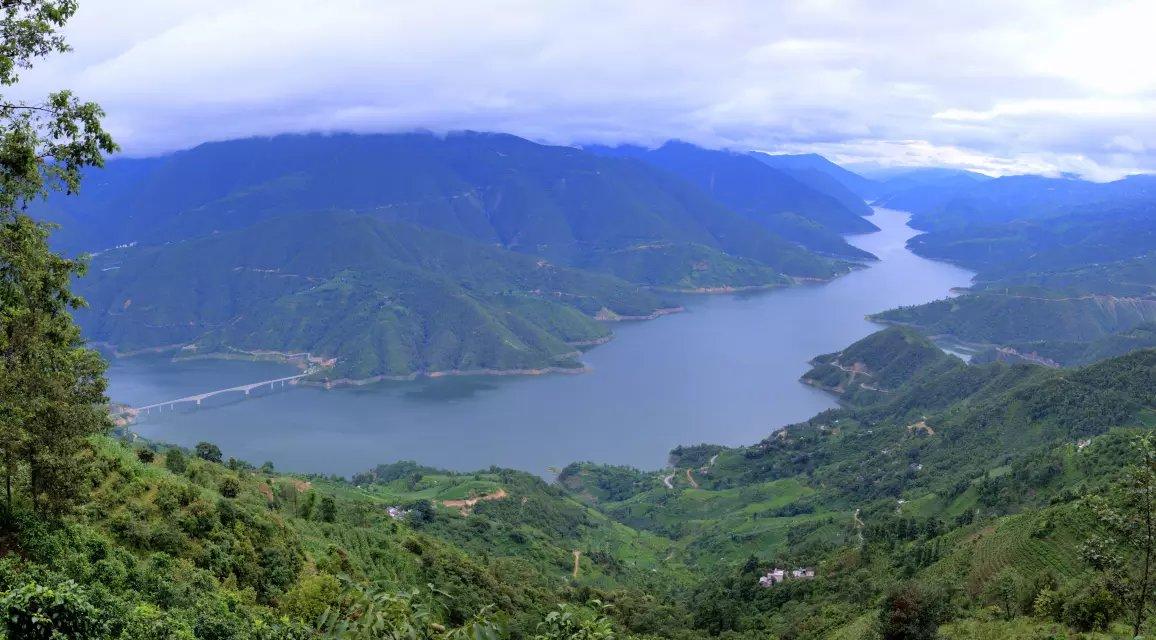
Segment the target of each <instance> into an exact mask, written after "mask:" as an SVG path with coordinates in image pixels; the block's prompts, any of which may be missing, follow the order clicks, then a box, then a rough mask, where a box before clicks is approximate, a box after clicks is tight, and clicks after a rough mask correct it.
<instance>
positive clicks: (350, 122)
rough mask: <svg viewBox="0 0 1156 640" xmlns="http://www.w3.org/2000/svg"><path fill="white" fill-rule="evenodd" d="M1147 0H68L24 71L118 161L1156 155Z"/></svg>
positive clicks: (925, 159) (1080, 161) (1071, 162)
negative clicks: (562, 148)
mask: <svg viewBox="0 0 1156 640" xmlns="http://www.w3.org/2000/svg"><path fill="white" fill-rule="evenodd" d="M1153 24H1156V5H1154V4H1153V3H1151V2H1119V3H1108V2H1101V3H1090V2H1076V1H1073V2H1016V3H1007V2H970V3H959V2H910V3H902V4H901V3H893V2H854V1H848V2H839V1H834V0H812V1H808V2H794V1H792V2H765V1H756V0H750V1H743V0H730V1H722V2H666V1H663V0H642V1H639V2H615V1H600V0H593V1H592V0H583V1H581V2H577V1H576V2H565V1H559V2H538V1H533V0H496V1H494V2H462V1H460V0H456V1H455V0H424V1H421V2H394V1H388V2H387V1H377V0H328V1H321V0H164V1H160V2H152V3H140V2H136V1H134V0H87V1H86V2H82V7H81V10H80V13H79V14H78V15H77V17H76V19H75V20H74V22H73V24H72V25H71V26H70V29H69V34H70V38H71V42H72V43H73V45H74V46H75V48H76V51H75V52H74V53H72V54H69V55H67V56H64V57H59V58H55V59H53V60H52V61H50V62H48V63H46V64H44V65H43V66H42V67H41V68H40V69H38V70H37V71H36V72H35V73H34V74H32V75H30V76H29V77H28V82H27V83H26V84H28V85H30V86H28V87H24V88H22V89H21V91H22V92H28V94H29V95H35V93H36V92H43V91H46V90H51V89H55V88H59V87H70V88H73V89H75V90H76V91H77V92H78V93H79V94H81V95H82V96H83V97H85V98H90V99H95V100H98V101H100V102H101V103H102V104H103V105H104V106H105V108H106V110H107V111H108V113H109V124H110V126H111V127H112V128H113V130H114V131H115V133H116V134H117V136H118V138H119V139H120V141H121V142H122V145H123V146H124V147H125V150H126V151H127V152H129V153H131V154H137V155H139V154H150V153H156V152H161V151H167V150H172V149H176V148H181V147H186V146H190V145H193V144H196V143H199V142H202V141H206V140H215V139H223V138H230V137H238V136H248V135H264V134H273V133H280V132H288V131H330V130H345V131H398V130H410V129H415V128H425V129H431V130H434V131H444V130H452V129H478V130H500V131H508V132H511V133H515V134H519V135H523V136H526V137H530V138H533V139H536V140H541V141H546V142H554V143H583V142H599V143H619V142H633V143H642V144H649V143H656V142H659V141H661V140H664V139H667V138H672V137H678V138H682V139H685V140H688V141H691V142H696V143H699V144H703V145H707V146H715V147H741V148H757V149H766V150H772V151H819V152H822V153H825V154H828V155H829V156H831V157H832V158H833V159H835V160H837V161H843V162H872V163H877V164H881V165H885V166H890V165H925V164H939V165H942V164H948V165H953V166H960V167H964V168H970V169H975V170H981V171H986V172H989V173H1019V172H1035V173H1048V174H1056V173H1065V172H1066V173H1077V174H1080V175H1083V176H1085V177H1088V178H1092V179H1110V178H1114V177H1117V176H1119V175H1122V174H1125V173H1130V172H1136V171H1139V170H1156V153H1154V152H1153V149H1154V148H1156V65H1152V64H1151V61H1152V60H1153V59H1156V38H1152V37H1151V36H1150V34H1149V31H1150V27H1151V25H1153Z"/></svg>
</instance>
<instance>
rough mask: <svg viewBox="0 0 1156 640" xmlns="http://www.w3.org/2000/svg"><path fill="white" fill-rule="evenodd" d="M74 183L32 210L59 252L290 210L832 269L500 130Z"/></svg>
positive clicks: (366, 141) (588, 257) (176, 158)
mask: <svg viewBox="0 0 1156 640" xmlns="http://www.w3.org/2000/svg"><path fill="white" fill-rule="evenodd" d="M87 180H88V185H89V186H88V188H86V189H85V190H84V191H83V192H82V193H81V194H80V195H79V197H75V198H71V197H64V198H53V199H52V200H50V201H49V202H48V203H47V204H45V205H43V206H42V207H39V208H38V209H37V212H38V213H39V214H40V215H43V216H44V217H46V218H48V219H50V220H53V221H59V222H62V224H63V228H62V232H61V233H60V234H59V236H58V238H57V239H56V242H57V243H58V246H60V247H62V248H64V249H66V250H70V251H76V250H88V251H96V250H102V249H106V248H109V247H112V246H115V245H119V244H125V243H130V242H137V243H140V244H156V243H160V242H165V241H169V242H171V241H179V240H185V239H188V238H195V237H200V236H205V235H209V234H212V233H216V232H221V231H226V230H231V229H239V228H243V227H246V226H249V225H252V224H254V223H256V222H259V221H262V220H266V219H269V218H275V217H280V216H285V215H289V214H303V213H319V212H327V211H351V212H355V213H359V214H364V215H369V216H372V217H377V218H382V219H386V220H393V221H403V222H410V223H413V224H417V225H420V226H423V227H429V228H431V229H435V230H440V231H445V232H448V233H452V234H455V235H460V236H464V237H467V238H471V239H474V240H478V241H481V242H485V243H491V244H496V245H499V246H501V247H504V248H507V249H512V250H516V251H520V252H524V253H531V254H535V255H540V256H542V257H545V258H547V259H550V260H553V261H556V262H559V263H562V264H567V265H571V266H593V267H595V268H597V265H598V263H599V261H600V259H601V255H602V254H603V253H605V252H614V251H649V252H657V253H661V252H663V251H664V250H665V248H666V247H668V246H671V247H674V248H676V249H677V248H678V247H680V246H681V245H684V244H695V245H701V246H702V247H703V248H704V250H713V252H716V253H717V252H723V253H727V254H730V255H733V256H738V257H741V258H749V259H753V260H756V261H759V262H761V263H763V264H764V265H766V266H769V267H771V268H773V269H776V270H777V271H780V272H782V273H785V274H787V275H792V276H802V277H819V278H823V277H830V276H832V275H836V274H838V273H840V272H841V271H842V270H843V267H841V266H840V265H838V264H836V263H833V262H832V261H829V260H824V259H821V258H818V257H816V256H814V255H813V254H810V253H808V252H807V251H805V250H803V249H800V248H799V247H798V246H796V245H795V244H794V243H791V242H788V241H785V240H784V239H782V238H781V237H779V236H776V235H774V234H773V233H771V232H770V231H767V230H765V229H763V228H762V227H760V226H759V225H758V224H756V223H754V222H752V221H749V220H747V219H746V218H744V217H743V216H740V215H738V214H737V213H734V212H732V211H730V210H729V209H727V208H726V207H725V206H724V205H722V204H720V203H719V202H718V201H716V200H714V199H712V198H711V197H710V196H709V195H707V194H706V193H704V192H703V191H701V190H700V189H698V188H696V187H695V186H693V185H691V184H688V183H687V182H685V181H683V180H680V179H678V178H677V177H676V176H673V175H671V174H668V173H666V172H662V171H658V170H655V169H653V168H651V167H649V166H648V165H646V164H645V163H642V162H638V161H636V160H630V159H619V158H607V157H601V156H598V155H595V154H591V153H586V152H583V151H581V150H579V149H574V148H569V147H556V146H546V145H539V144H535V143H532V142H530V141H527V140H523V139H521V138H517V137H515V136H510V135H501V134H486V133H458V134H451V135H448V136H445V137H436V136H433V135H428V134H398V135H329V136H321V135H309V136H278V137H275V138H264V139H249V140H235V141H229V142H220V143H210V144H205V145H201V146H199V147H196V148H194V149H190V150H188V151H182V152H179V153H175V154H172V155H168V156H162V157H159V158H152V159H146V160H127V161H112V162H110V163H109V164H108V166H107V167H105V168H104V169H101V170H99V172H97V171H94V172H91V174H90V175H88V176H87ZM687 270H688V271H690V270H691V269H690V267H689V266H688V267H687ZM675 282H677V278H676V279H674V280H672V281H671V284H674V283H675Z"/></svg>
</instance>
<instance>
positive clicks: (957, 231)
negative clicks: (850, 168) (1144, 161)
mask: <svg viewBox="0 0 1156 640" xmlns="http://www.w3.org/2000/svg"><path fill="white" fill-rule="evenodd" d="M1136 180H1140V179H1136ZM1049 184H1050V183H1049ZM1089 188H1091V187H1089ZM1095 188H1096V189H1101V188H1107V187H1101V186H1097V187H1095ZM1141 193H1146V192H1138V193H1133V194H1131V195H1130V196H1128V198H1127V199H1123V200H1117V201H1113V202H1110V203H1103V204H1100V205H1096V206H1089V207H1077V208H1074V209H1070V210H1067V211H1066V212H1065V211H1055V210H1053V211H1052V215H1051V217H1047V218H1046V219H1038V218H1031V217H1026V218H1024V219H1016V220H1014V221H1010V222H1003V223H1000V224H994V225H982V224H981V225H971V226H957V227H950V228H946V229H943V230H936V231H933V232H931V233H928V234H924V235H921V236H917V237H916V238H913V239H912V240H911V241H910V246H911V248H912V250H914V251H916V252H917V253H920V254H921V255H925V256H928V257H932V258H937V259H942V260H950V261H953V262H957V263H959V264H962V265H964V266H966V267H968V268H971V269H975V270H976V271H977V272H978V274H977V275H976V277H975V285H974V286H972V287H971V288H970V289H969V290H968V291H967V292H965V294H964V295H962V296H960V297H958V298H953V299H948V300H940V301H936V302H932V303H928V304H924V305H919V306H916V307H909V308H903V309H894V310H891V311H887V312H885V313H881V314H879V315H877V316H876V318H877V319H879V320H882V321H885V322H892V323H899V324H906V325H911V326H915V327H917V328H919V329H920V330H922V331H924V332H926V333H929V334H933V335H939V336H950V337H951V338H953V339H954V340H956V341H959V342H962V343H965V344H969V345H971V346H976V347H979V348H981V349H983V348H987V349H989V351H988V353H987V354H986V355H985V358H988V359H990V358H991V357H1005V358H1013V359H1015V358H1023V357H1027V358H1030V359H1035V360H1037V361H1051V362H1055V363H1059V364H1062V365H1075V364H1084V363H1088V362H1092V361H1094V360H1096V359H1097V358H1098V357H1105V356H1109V355H1118V354H1121V353H1125V352H1126V351H1127V349H1128V348H1134V347H1144V346H1156V342H1153V340H1152V338H1151V335H1150V333H1149V332H1146V331H1144V330H1143V326H1144V325H1146V324H1147V323H1151V322H1152V321H1154V320H1156V255H1154V254H1153V253H1152V248H1153V246H1156V216H1153V215H1152V214H1153V211H1154V210H1156V198H1148V199H1143V198H1142V197H1141V195H1140V194H1141ZM1041 197H1044V196H1041ZM1049 197H1050V196H1049ZM1041 215H1042V214H1041ZM935 219H936V220H939V218H935ZM981 219H983V218H982V217H981ZM993 348H994V349H1000V351H992V350H990V349H993Z"/></svg>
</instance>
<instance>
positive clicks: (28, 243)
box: [0, 0, 116, 510]
mask: <svg viewBox="0 0 1156 640" xmlns="http://www.w3.org/2000/svg"><path fill="white" fill-rule="evenodd" d="M76 8H77V5H76V1H75V0H0V87H2V88H3V90H4V94H3V95H0V464H2V465H3V468H4V476H5V495H6V505H7V507H8V509H9V510H11V508H12V502H13V489H14V487H13V484H14V482H15V481H16V480H18V479H19V478H20V476H21V474H22V473H23V472H26V474H27V487H28V492H29V495H30V497H31V500H32V503H33V506H34V507H36V508H48V509H56V508H61V507H63V506H64V505H65V504H66V503H67V501H68V498H69V496H70V494H72V493H74V492H75V491H76V488H77V487H78V486H79V483H77V482H75V477H74V476H75V474H76V473H77V471H78V469H79V468H80V467H79V465H77V456H78V452H79V450H80V448H81V446H82V443H83V441H84V438H86V437H87V436H89V435H91V434H92V433H96V432H99V431H101V430H103V429H105V428H107V426H108V420H107V416H106V414H105V412H104V411H103V410H102V409H101V408H100V407H99V406H98V405H99V404H101V403H103V402H104V401H105V398H104V388H105V382H104V377H103V373H104V364H103V362H102V361H101V359H100V357H99V356H98V355H97V354H96V353H95V352H93V351H91V350H88V349H86V348H85V347H84V343H83V340H82V339H81V336H80V332H79V330H78V329H77V327H76V325H75V324H74V323H73V322H72V318H71V316H70V315H69V311H70V310H72V309H75V308H77V307H79V306H81V305H82V304H83V300H81V299H80V298H79V297H77V296H75V295H73V294H72V291H71V288H70V285H71V279H72V278H73V277H74V276H77V275H81V274H83V272H84V262H83V261H81V260H72V259H68V258H66V257H64V256H61V255H58V254H55V253H53V252H52V251H51V249H50V247H49V244H48V238H49V235H50V233H51V231H52V227H51V226H50V225H47V224H45V223H43V222H39V221H36V220H34V219H32V218H31V217H30V216H28V214H27V213H26V211H27V208H28V205H29V204H30V203H31V202H32V201H34V200H36V199H39V198H44V197H46V196H47V195H48V194H49V193H51V192H53V191H60V190H64V191H67V192H73V191H75V190H76V189H77V188H79V186H80V180H81V173H82V171H83V170H84V168H86V167H91V166H101V165H102V164H103V161H104V156H105V154H108V153H112V152H114V151H115V150H116V145H115V143H114V142H113V140H112V138H111V137H110V136H109V134H108V133H106V132H105V131H104V129H103V128H102V126H101V118H102V117H103V115H104V114H103V112H102V111H101V109H100V107H99V106H97V105H96V104H95V103H92V102H81V101H80V100H79V99H77V98H76V97H75V96H73V95H72V93H71V92H69V91H59V92H56V93H52V94H50V95H49V96H47V97H46V98H45V99H44V100H42V101H35V102H29V101H25V100H14V99H11V98H10V97H9V96H8V95H6V94H8V93H10V92H9V91H7V89H9V88H11V87H14V86H15V85H17V84H18V82H19V81H20V74H21V72H23V71H25V70H28V69H31V68H32V67H33V65H34V63H36V62H37V61H38V60H40V59H41V58H44V57H46V56H49V55H51V54H55V53H63V52H66V51H68V50H69V47H68V45H67V44H66V43H65V41H64V38H63V36H61V35H60V33H59V31H60V29H61V28H62V27H63V26H64V25H65V23H67V21H68V20H69V19H70V18H71V17H72V16H73V14H74V13H75V12H76Z"/></svg>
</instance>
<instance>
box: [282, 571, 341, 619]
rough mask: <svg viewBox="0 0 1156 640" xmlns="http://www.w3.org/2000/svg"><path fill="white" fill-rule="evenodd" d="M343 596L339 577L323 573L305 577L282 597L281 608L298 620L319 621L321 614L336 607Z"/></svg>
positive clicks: (283, 611)
mask: <svg viewBox="0 0 1156 640" xmlns="http://www.w3.org/2000/svg"><path fill="white" fill-rule="evenodd" d="M340 598H341V583H340V582H339V581H338V580H337V578H335V577H333V576H331V575H329V574H327V573H323V574H320V575H315V576H309V577H306V578H303V579H302V580H301V581H300V582H298V583H297V584H296V585H294V586H293V588H292V589H290V590H289V591H288V592H287V593H286V594H285V595H284V596H282V597H281V602H280V608H281V612H282V613H284V614H285V615H287V616H289V617H291V618H294V619H296V620H303V621H306V622H317V621H318V620H319V619H320V618H321V614H323V613H325V611H326V610H327V609H329V608H331V607H336V606H337V605H338V601H339V600H340Z"/></svg>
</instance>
